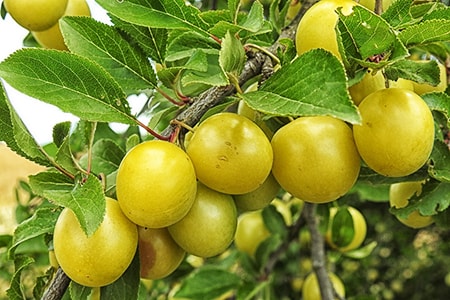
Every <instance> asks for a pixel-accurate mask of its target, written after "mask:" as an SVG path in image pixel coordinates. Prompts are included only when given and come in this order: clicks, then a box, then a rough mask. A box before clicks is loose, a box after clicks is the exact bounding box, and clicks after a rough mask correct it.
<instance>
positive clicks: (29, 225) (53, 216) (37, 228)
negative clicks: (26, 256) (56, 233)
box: [9, 207, 59, 257]
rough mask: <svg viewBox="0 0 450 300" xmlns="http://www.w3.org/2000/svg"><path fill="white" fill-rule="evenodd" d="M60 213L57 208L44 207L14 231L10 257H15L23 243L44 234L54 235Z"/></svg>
mask: <svg viewBox="0 0 450 300" xmlns="http://www.w3.org/2000/svg"><path fill="white" fill-rule="evenodd" d="M58 216H59V213H58V209H57V208H52V207H43V208H39V209H37V210H36V212H35V213H34V214H33V216H31V217H30V218H28V219H26V220H25V221H23V222H22V223H20V224H19V225H18V226H17V227H16V229H15V230H14V236H13V240H12V244H11V247H10V248H9V256H10V257H13V256H14V251H15V249H16V248H17V246H19V245H20V244H22V243H23V242H26V241H28V240H30V239H33V238H35V237H37V236H40V235H43V234H53V229H54V227H55V223H56V220H57V219H58Z"/></svg>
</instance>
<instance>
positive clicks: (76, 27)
mask: <svg viewBox="0 0 450 300" xmlns="http://www.w3.org/2000/svg"><path fill="white" fill-rule="evenodd" d="M96 1H97V3H98V4H100V5H101V6H102V7H103V8H104V9H106V10H107V11H108V13H109V16H110V17H111V21H112V25H109V24H103V23H100V22H98V21H95V20H94V19H92V18H88V17H64V18H63V19H62V20H61V29H62V33H63V36H64V38H65V40H66V41H67V46H68V48H69V50H70V51H67V52H66V51H55V50H48V49H41V48H24V49H21V50H18V51H17V52H15V53H13V54H12V55H11V56H10V57H8V58H7V59H5V60H4V61H3V62H1V63H0V78H2V80H4V81H5V82H7V83H8V84H9V85H11V86H12V87H13V88H15V89H17V90H18V91H20V92H23V93H25V94H27V95H29V96H32V97H34V98H36V99H39V100H41V101H44V102H46V103H49V104H52V105H54V106H57V107H58V108H60V109H61V110H63V111H65V112H69V113H71V114H73V115H75V116H77V117H79V119H80V121H79V122H77V124H69V123H61V124H57V125H56V126H55V128H54V131H53V138H54V141H53V143H52V144H51V145H46V146H42V145H39V144H38V143H37V142H36V141H35V140H34V138H33V136H32V135H31V134H30V132H29V131H28V129H27V128H26V126H25V125H24V122H23V121H22V120H21V118H20V116H19V115H18V114H17V113H16V112H15V110H14V108H13V106H12V105H11V102H10V100H9V98H8V96H7V94H6V92H5V89H4V86H3V85H1V86H0V120H1V121H0V128H1V130H0V140H3V141H5V142H6V143H7V144H8V146H9V147H10V148H11V149H12V150H14V151H15V152H17V153H18V154H19V155H21V156H23V157H25V158H27V159H29V160H31V161H34V162H36V163H38V164H41V165H43V166H46V167H48V170H46V171H44V172H42V173H39V174H37V175H34V176H31V177H30V178H29V185H26V184H25V183H24V184H23V185H24V186H25V187H26V189H27V191H28V192H29V196H30V199H39V201H38V205H36V206H35V205H34V202H33V205H30V203H31V200H30V202H29V203H27V204H26V205H25V206H19V207H20V208H21V209H22V210H23V212H22V213H21V214H19V213H18V216H19V215H24V216H21V217H20V218H19V220H18V221H19V222H20V225H19V226H18V227H17V229H16V231H15V233H14V235H13V236H1V237H0V245H1V248H2V249H7V253H1V260H0V265H1V266H2V271H1V273H0V274H1V276H2V277H6V278H7V279H8V280H10V282H11V284H10V288H9V289H8V292H7V294H8V297H9V298H10V299H24V298H32V297H33V294H32V293H35V294H34V297H36V298H40V297H41V295H42V293H43V291H44V289H45V287H46V285H49V284H50V283H51V279H52V277H53V272H54V270H53V269H49V270H48V271H47V272H46V273H45V272H44V273H43V275H41V277H37V276H36V275H32V276H34V280H35V287H34V292H30V291H32V288H30V287H29V286H26V287H24V285H23V283H22V281H23V280H21V278H23V277H25V276H26V275H27V274H28V273H29V272H31V271H29V270H30V268H29V266H30V265H32V264H34V265H37V266H38V267H39V268H41V269H42V268H43V267H42V266H46V263H47V257H46V255H44V254H43V253H45V252H46V250H47V248H48V247H50V248H51V235H52V232H53V227H54V224H55V222H56V218H57V216H58V213H59V212H60V211H61V208H62V207H70V208H71V209H72V210H73V211H74V212H75V214H76V215H77V217H78V219H79V220H80V223H81V226H82V228H83V230H84V231H85V233H86V234H87V235H90V234H92V233H93V232H94V231H95V230H96V229H97V227H98V225H99V224H100V223H101V221H102V219H103V215H104V211H105V203H104V198H105V195H106V196H110V197H114V196H115V177H116V172H117V168H118V166H119V164H120V162H121V160H122V158H123V157H124V155H125V153H126V152H127V151H128V150H129V149H130V148H131V147H132V146H134V145H136V144H138V143H140V142H141V141H144V140H149V139H153V138H155V137H156V138H159V139H165V140H170V141H174V142H178V143H179V144H180V145H182V144H183V138H184V134H185V127H194V126H195V125H196V123H197V122H198V120H199V119H200V118H201V117H202V116H203V115H205V114H212V113H215V112H218V111H221V110H231V111H232V110H233V109H236V105H237V103H238V102H239V101H244V102H245V103H246V104H247V105H248V106H250V107H251V108H252V109H254V110H256V111H258V114H259V115H260V117H261V120H262V122H264V124H265V125H266V126H267V127H268V128H270V129H272V130H276V129H277V128H279V127H280V126H282V125H283V124H285V123H287V122H288V121H289V120H290V119H291V118H295V117H298V116H307V115H329V116H333V117H335V118H339V119H341V120H343V121H346V122H348V123H349V124H359V123H360V122H361V117H360V115H359V111H358V108H357V107H356V106H355V105H354V104H353V102H352V100H351V98H350V95H349V93H348V92H347V88H348V87H349V86H351V85H353V84H355V83H357V82H358V81H359V80H361V79H362V76H363V74H364V73H365V71H366V70H367V68H372V69H375V70H379V71H381V72H383V73H384V75H385V76H386V79H389V80H397V79H398V78H404V79H409V80H413V81H416V82H425V83H430V84H434V85H435V84H436V83H437V82H439V70H438V67H437V64H436V62H435V61H440V62H441V63H444V62H445V61H446V60H447V62H448V57H449V53H450V44H449V43H450V31H449V30H448V28H450V18H449V15H450V13H449V7H448V6H446V5H445V4H443V3H440V2H426V3H415V2H414V3H413V2H412V1H411V0H398V1H396V2H394V4H393V5H392V6H390V7H389V8H388V9H387V10H386V11H385V12H384V13H383V14H381V15H377V14H375V13H373V12H371V11H369V10H367V9H365V8H363V7H355V13H354V14H351V15H350V16H344V15H343V14H341V13H339V11H338V13H339V21H338V24H337V25H336V31H337V32H338V33H339V38H338V41H339V48H340V51H341V55H342V57H343V60H342V62H341V61H340V60H338V59H337V58H336V57H335V56H333V55H332V54H331V53H330V52H327V51H326V50H322V49H316V50H311V51H309V52H307V53H305V54H303V55H301V56H299V57H295V50H294V51H293V48H294V47H293V43H292V41H289V39H285V38H283V36H282V35H281V34H282V29H283V28H284V27H285V26H287V25H289V23H288V21H286V13H287V10H288V8H289V5H290V1H287V0H274V1H272V2H271V3H270V4H264V5H263V4H262V3H267V1H261V2H260V1H255V2H253V4H252V5H251V6H249V7H248V8H246V7H242V6H241V4H240V1H238V0H229V1H192V2H193V3H192V4H186V1H184V0H158V1H150V0H125V1H109V0H96ZM209 2H213V3H214V4H215V5H217V6H216V7H219V8H220V9H217V10H211V9H210V7H209V6H208V5H209ZM311 3H312V2H310V1H304V3H303V5H305V7H308V5H310V4H311ZM447 5H448V4H447ZM5 13H6V12H5V11H4V8H3V6H2V15H5ZM297 21H298V20H297ZM294 22H295V21H294ZM280 37H281V39H280V40H279V38H280ZM291 39H292V36H291ZM293 53H294V54H293ZM260 54H262V55H264V56H265V61H266V63H267V64H269V69H270V71H271V72H270V75H268V76H267V74H265V73H264V72H261V71H259V72H256V73H257V74H253V73H252V71H251V70H250V71H249V69H251V66H250V65H249V64H251V63H253V62H254V60H252V59H254V58H255V57H257V55H260ZM413 55H417V56H419V57H430V56H432V57H433V60H431V61H430V62H429V63H428V64H426V66H425V67H423V66H422V65H420V66H419V63H418V62H415V61H414V60H411V59H410V58H411V57H412V56H413ZM267 61H269V62H267ZM259 67H260V68H261V65H259ZM272 72H273V75H272ZM252 82H258V83H259V88H258V90H257V91H251V92H245V93H244V92H242V90H245V89H244V88H245V87H247V86H248V85H250V84H251V83H252ZM221 90H227V91H228V93H223V94H220V96H217V95H218V94H217V93H218V91H221ZM449 92H450V91H449V89H448V88H447V91H446V92H441V93H429V94H426V95H424V96H423V98H424V100H425V101H426V103H427V104H428V106H429V107H430V109H431V110H432V111H433V114H434V117H435V124H436V129H437V130H436V141H435V145H434V149H433V152H432V154H431V157H430V160H429V162H428V163H427V164H426V165H425V166H424V167H423V168H422V169H420V170H419V171H417V172H415V173H414V174H411V175H409V176H407V177H401V178H388V177H383V176H381V175H379V174H376V173H375V172H373V171H371V170H370V169H368V168H366V167H363V168H362V170H361V173H360V176H359V179H358V182H357V184H356V185H355V187H354V188H353V189H352V191H351V192H349V193H348V194H347V195H345V196H343V197H342V198H341V199H339V200H338V201H336V203H333V204H329V205H347V204H348V205H353V206H355V207H361V210H362V211H363V212H364V215H365V216H367V223H368V224H369V227H370V228H371V229H370V230H369V232H368V236H369V237H370V238H369V240H368V241H366V243H365V244H364V246H363V247H362V248H360V249H356V250H354V251H351V252H349V253H340V252H336V251H333V250H331V249H327V253H328V258H329V265H330V266H331V268H334V269H336V271H337V273H339V272H341V271H342V274H344V276H342V279H343V281H344V282H345V283H346V285H347V286H348V287H347V290H348V294H349V295H350V294H351V295H353V296H352V297H351V299H379V298H380V297H381V298H383V299H393V298H394V296H395V299H419V298H420V297H421V296H417V295H418V294H419V292H417V291H414V288H412V287H419V286H421V283H422V282H423V281H425V282H427V285H426V290H427V295H428V296H431V297H432V298H433V299H434V298H436V299H441V298H442V297H444V296H442V294H441V293H442V290H443V289H441V288H435V289H432V288H430V287H432V286H433V284H436V285H437V286H442V285H443V284H444V283H442V282H440V281H439V280H441V279H442V278H443V277H444V276H446V275H447V276H449V275H448V274H447V273H446V272H448V269H449V267H450V265H449V263H448V259H447V260H445V259H444V258H445V256H446V255H447V254H446V253H448V250H449V249H448V246H447V244H446V243H445V242H443V241H445V240H446V239H448V228H449V227H450V221H449V220H450V218H449V217H448V216H449V211H450V210H449V209H448V206H449V204H450V169H449V168H450V163H449V157H450V155H449V154H450V150H449V141H448V139H449V136H448V131H449V124H450V120H449V114H450V96H449V95H450V93H449ZM140 94H144V95H146V96H147V97H148V98H149V101H148V102H147V103H146V105H145V107H142V108H141V110H140V111H141V113H140V114H137V115H135V114H133V113H132V112H131V107H132V106H133V105H134V103H132V102H131V101H132V100H131V99H132V97H131V96H133V95H140ZM208 97H209V98H214V97H216V98H217V99H216V101H215V102H214V103H213V102H209V103H208V102H207V101H208V99H209V98H208ZM198 103H200V104H201V103H205V107H206V109H205V110H204V111H201V112H198V111H197V115H199V116H197V117H198V118H186V119H185V120H180V116H183V113H189V112H190V111H189V108H190V107H195V105H197V104H198ZM209 108H211V110H209V111H208V109H209ZM145 115H150V116H151V120H150V122H149V123H148V124H144V123H143V122H142V121H141V120H142V119H143V118H142V117H143V116H145ZM173 120H177V121H176V122H174V121H173ZM190 120H196V121H190ZM110 123H122V124H126V125H127V126H128V127H127V130H125V131H124V132H120V133H117V132H114V131H112V130H111V129H110V127H109V126H108V125H109V124H110ZM180 124H181V125H180ZM72 125H75V126H72ZM73 127H74V128H75V129H71V128H73ZM139 128H143V129H145V130H146V131H147V133H146V134H142V133H141V131H140V130H139ZM158 132H161V133H158ZM420 179H427V183H426V184H425V185H424V187H423V193H422V195H421V199H426V201H419V199H418V197H416V198H417V199H416V198H413V199H412V200H411V201H410V205H408V206H407V207H405V208H401V209H391V210H390V213H389V208H388V206H387V205H386V202H387V200H388V196H387V190H388V187H389V184H391V183H395V182H401V181H417V180H420ZM279 196H280V197H287V198H289V196H288V195H285V194H284V193H280V195H279ZM377 202H379V203H377ZM290 210H291V212H292V216H293V220H294V222H293V224H292V225H290V224H288V225H287V224H286V222H285V221H284V220H283V218H282V217H281V216H280V214H279V212H277V211H276V210H275V209H273V208H271V207H270V206H268V207H267V208H265V209H264V211H263V212H264V213H263V216H264V220H265V223H266V225H267V227H268V229H269V230H270V232H271V236H270V237H269V238H268V239H267V240H266V241H265V242H263V243H262V244H261V245H260V246H259V248H258V250H257V253H256V255H255V258H252V257H249V256H248V255H246V254H245V253H241V252H239V251H237V250H236V249H235V247H234V246H232V247H230V249H229V250H228V251H227V252H225V253H224V254H222V255H220V256H218V257H214V258H210V259H207V260H201V263H200V266H198V265H199V264H198V263H195V258H194V257H191V256H188V257H187V258H186V259H185V261H184V262H183V263H182V265H181V266H180V267H179V268H178V270H177V271H176V272H174V273H173V274H172V275H170V276H169V277H167V278H165V279H163V280H155V281H153V282H152V284H151V288H150V289H149V288H148V287H147V286H146V285H145V284H144V283H143V282H140V283H139V280H138V278H137V272H138V271H137V270H138V267H139V266H138V260H137V259H135V260H134V262H133V263H132V264H131V266H130V267H129V269H128V271H127V272H126V273H125V274H124V275H123V276H122V278H121V279H119V280H118V281H117V282H115V283H113V284H112V285H110V286H106V287H102V289H101V297H102V298H101V299H125V297H126V299H160V298H159V296H161V295H164V296H167V297H169V298H170V297H178V298H188V299H200V298H208V299H212V298H216V297H220V296H223V295H224V294H225V295H226V296H224V297H230V298H231V299H259V298H264V299H294V298H298V297H299V296H298V295H299V294H300V292H299V290H300V288H299V286H301V282H302V279H303V278H304V276H306V275H307V273H308V272H310V271H311V260H309V261H308V258H307V257H308V256H309V246H310V240H309V232H308V231H307V229H306V228H304V226H303V225H304V217H303V214H302V207H301V205H291V206H290ZM413 210H419V211H420V212H421V213H422V214H424V215H432V216H434V218H435V221H436V225H433V227H432V228H429V229H425V230H423V231H413V230H411V229H407V228H405V227H402V225H399V223H396V222H395V218H394V216H393V215H398V216H400V217H402V216H406V215H408V214H409V213H410V212H411V211H413ZM327 211H328V206H327V205H320V206H319V207H318V212H317V214H318V215H317V216H318V217H320V219H321V221H322V222H321V228H322V229H324V228H326V222H327V218H328V215H327ZM348 219H349V218H342V220H343V221H342V222H343V224H342V226H344V227H345V226H348V227H351V226H352V224H351V220H350V223H349V220H348ZM394 233H395V236H394ZM350 235H352V230H350ZM346 239H347V240H351V238H350V237H348V236H347V237H346ZM429 239H431V241H430V242H429V243H427V241H429ZM412 240H414V244H413V247H406V245H408V244H411V243H412V242H411V241H412ZM424 244H426V245H425V246H424ZM35 245H38V249H35V248H33V247H34V246H35ZM43 249H44V251H42V250H43ZM447 256H448V255H447ZM43 257H44V258H43ZM396 259H399V260H400V264H401V267H397V264H398V262H397V261H396ZM405 261H406V263H405ZM410 261H411V264H410V265H409V266H408V267H405V266H406V265H408V263H409V262H410ZM12 262H13V263H12ZM432 264H433V267H435V269H434V270H433V271H430V269H431V265H432ZM3 266H6V267H7V268H8V270H10V272H9V273H7V274H5V273H6V272H4V271H3ZM402 268H403V269H402ZM380 273H381V274H383V276H384V274H385V275H386V277H383V279H382V278H381V275H380ZM425 273H426V274H433V275H434V276H433V277H432V278H426V279H424V274H425ZM358 278H362V279H363V280H360V279H358ZM366 278H367V280H368V281H366ZM389 282H390V283H389ZM388 283H389V286H387V285H388ZM403 285H404V286H406V285H407V286H408V288H405V289H403ZM447 288H448V287H447ZM90 292H91V291H90V290H89V289H87V288H86V287H83V286H79V285H77V284H75V283H71V285H70V287H69V289H68V291H67V292H66V295H65V296H64V299H88V296H89V294H90ZM389 293H390V294H389ZM420 295H422V297H423V295H424V293H420ZM131 297H132V298H131ZM414 297H416V298H414ZM222 299H224V298H222Z"/></svg>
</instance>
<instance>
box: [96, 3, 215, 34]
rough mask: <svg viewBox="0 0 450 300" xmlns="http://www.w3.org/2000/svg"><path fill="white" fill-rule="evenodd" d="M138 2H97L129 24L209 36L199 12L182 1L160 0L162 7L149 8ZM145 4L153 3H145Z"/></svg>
mask: <svg viewBox="0 0 450 300" xmlns="http://www.w3.org/2000/svg"><path fill="white" fill-rule="evenodd" d="M139 2H140V1H110V0H97V3H99V4H100V5H101V6H102V7H103V8H104V9H106V10H107V11H108V12H110V13H111V14H113V15H115V16H116V17H118V18H120V19H122V20H124V21H127V22H129V23H131V24H136V25H140V26H147V27H151V28H165V29H184V30H192V31H196V32H198V33H200V34H202V35H205V36H209V33H208V31H207V29H208V28H207V27H208V26H207V24H206V23H205V22H204V21H203V20H202V19H201V17H200V16H199V12H200V11H199V10H198V9H197V8H196V7H195V6H193V5H191V4H190V3H189V4H188V3H186V2H185V1H184V0H161V1H158V2H159V3H158V4H160V5H161V6H162V7H156V6H155V7H149V6H147V5H144V4H143V3H142V4H141V3H139ZM145 4H151V5H153V3H151V2H150V1H149V2H146V3H145Z"/></svg>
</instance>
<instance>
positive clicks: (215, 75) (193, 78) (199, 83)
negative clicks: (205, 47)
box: [181, 54, 229, 95]
mask: <svg viewBox="0 0 450 300" xmlns="http://www.w3.org/2000/svg"><path fill="white" fill-rule="evenodd" d="M206 59H207V60H206V63H205V64H204V66H205V67H206V70H205V71H197V70H185V71H184V72H183V74H182V77H181V86H182V87H183V89H182V92H184V94H186V95H192V94H197V93H199V92H202V91H204V90H205V89H206V88H208V87H211V86H224V85H227V84H229V81H228V77H227V76H226V74H225V73H224V72H223V70H222V68H221V67H220V65H219V56H218V55H212V54H207V55H206ZM185 90H188V91H189V90H191V92H186V91H185ZM192 91H195V92H192Z"/></svg>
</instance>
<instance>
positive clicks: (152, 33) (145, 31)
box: [110, 16, 168, 63]
mask: <svg viewBox="0 0 450 300" xmlns="http://www.w3.org/2000/svg"><path fill="white" fill-rule="evenodd" d="M110 17H111V19H112V21H113V23H114V26H115V27H116V28H118V29H119V30H121V31H123V32H124V34H125V35H126V39H127V40H129V41H130V43H131V44H133V43H136V44H137V45H138V46H139V47H140V48H141V49H142V51H143V52H144V54H145V55H147V56H148V57H150V58H151V59H152V60H154V61H155V62H157V63H163V62H164V58H165V56H166V48H167V39H168V31H167V30H166V29H164V28H150V27H147V26H139V25H136V24H131V23H128V22H124V21H122V20H121V19H119V18H116V17H114V16H110Z"/></svg>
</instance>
